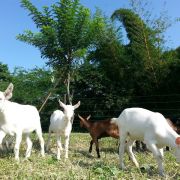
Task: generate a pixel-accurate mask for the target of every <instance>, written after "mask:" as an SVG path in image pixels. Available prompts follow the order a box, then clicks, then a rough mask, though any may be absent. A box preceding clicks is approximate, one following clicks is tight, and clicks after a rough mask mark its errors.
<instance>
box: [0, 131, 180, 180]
mask: <svg viewBox="0 0 180 180" xmlns="http://www.w3.org/2000/svg"><path fill="white" fill-rule="evenodd" d="M44 138H45V141H47V134H45V135H44ZM52 138H53V140H52V142H51V151H50V152H48V153H46V156H45V157H44V158H42V157H41V156H40V150H39V149H40V148H39V142H38V140H37V139H36V137H35V136H34V135H33V143H34V145H33V151H32V155H31V157H30V159H29V160H25V159H24V154H25V148H26V145H25V143H24V141H23V143H22V145H21V150H20V159H21V160H20V162H19V163H17V162H15V160H14V154H13V152H12V151H8V152H7V151H5V152H2V151H1V153H0V179H29V180H30V179H32V180H34V179H63V180H64V179H65V180H66V179H68V180H71V179H79V180H82V179H83V180H88V179H92V180H93V179H94V180H106V179H108V180H109V179H114V180H116V179H127V180H130V179H137V180H143V179H144V180H145V179H153V180H156V179H168V180H169V179H179V180H180V165H179V164H177V163H176V161H175V158H174V157H173V155H172V154H171V153H170V152H165V158H164V159H165V160H164V161H165V163H164V164H165V171H166V177H165V178H161V177H160V176H159V175H158V172H157V164H156V162H155V160H154V158H153V156H152V154H151V153H137V152H135V154H136V157H137V160H138V161H139V164H140V166H142V167H143V168H142V170H139V169H137V168H136V167H135V166H134V165H133V164H132V163H131V162H130V161H129V159H128V157H127V155H126V156H125V164H126V167H127V169H126V170H125V171H122V170H120V169H119V158H118V145H117V144H118V142H117V140H116V139H113V138H104V139H101V140H100V153H101V158H100V159H98V158H97V155H96V152H95V148H94V147H93V148H94V149H93V152H92V154H89V153H88V149H89V141H90V139H91V138H90V135H89V134H87V133H72V134H71V138H70V146H69V159H68V160H66V161H65V159H64V153H62V156H61V160H59V161H57V160H56V142H55V137H52Z"/></svg>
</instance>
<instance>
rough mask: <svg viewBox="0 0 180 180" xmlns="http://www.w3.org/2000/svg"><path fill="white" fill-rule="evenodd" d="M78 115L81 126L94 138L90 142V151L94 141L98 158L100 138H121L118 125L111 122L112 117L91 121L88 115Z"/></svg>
mask: <svg viewBox="0 0 180 180" xmlns="http://www.w3.org/2000/svg"><path fill="white" fill-rule="evenodd" d="M78 116H79V119H80V126H81V127H85V128H86V129H87V130H88V131H89V133H90V135H91V137H92V140H91V142H90V147H89V152H90V153H91V152H92V145H93V143H95V145H96V152H97V156H98V158H100V153H99V143H98V139H100V138H104V137H113V138H116V139H118V138H119V130H118V126H117V125H115V124H113V123H111V119H107V120H103V121H96V122H91V121H89V119H90V116H88V117H87V118H83V117H81V116H80V115H78Z"/></svg>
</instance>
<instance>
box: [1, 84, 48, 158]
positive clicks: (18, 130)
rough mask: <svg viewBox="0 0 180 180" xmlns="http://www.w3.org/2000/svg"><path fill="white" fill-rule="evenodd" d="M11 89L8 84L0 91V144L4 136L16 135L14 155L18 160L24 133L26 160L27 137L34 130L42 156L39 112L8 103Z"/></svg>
mask: <svg viewBox="0 0 180 180" xmlns="http://www.w3.org/2000/svg"><path fill="white" fill-rule="evenodd" d="M13 87H14V86H13V84H12V83H10V84H9V86H8V87H7V89H6V90H5V91H4V92H1V91H0V144H2V140H3V138H4V137H5V135H6V134H9V135H11V136H14V135H16V140H15V147H14V153H15V159H16V160H19V147H20V143H21V140H22V134H23V133H24V134H25V136H26V143H27V150H26V158H28V157H30V155H31V149H32V142H31V139H30V137H29V136H30V133H31V132H32V131H34V130H35V131H36V133H37V135H38V138H39V141H40V145H41V155H42V156H44V140H43V137H42V129H41V123H40V116H39V112H38V110H37V109H36V107H34V106H31V105H22V104H18V103H15V102H11V101H9V99H10V98H11V97H12V91H13Z"/></svg>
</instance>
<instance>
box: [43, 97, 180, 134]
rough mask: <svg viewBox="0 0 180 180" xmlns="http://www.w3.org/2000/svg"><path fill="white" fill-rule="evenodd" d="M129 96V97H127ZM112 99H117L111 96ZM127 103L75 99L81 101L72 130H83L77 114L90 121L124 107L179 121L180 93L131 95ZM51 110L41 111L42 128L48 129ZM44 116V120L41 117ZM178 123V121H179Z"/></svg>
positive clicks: (117, 112) (114, 113)
mask: <svg viewBox="0 0 180 180" xmlns="http://www.w3.org/2000/svg"><path fill="white" fill-rule="evenodd" d="M128 98H129V97H128ZM112 99H114V100H115V99H117V97H113V98H112ZM129 99H131V100H130V101H129V102H128V103H126V104H124V105H119V106H115V107H108V106H105V101H106V99H105V98H103V97H92V98H84V97H81V98H78V99H76V100H75V102H76V101H79V100H80V101H81V105H80V107H79V108H78V109H76V110H75V118H74V122H73V131H76V132H82V131H85V130H83V129H82V128H80V125H79V118H78V116H77V115H78V114H80V115H81V116H82V117H87V116H88V115H91V119H90V120H91V121H97V120H105V119H108V118H112V117H118V116H119V115H120V113H121V112H122V111H123V109H125V108H130V107H141V108H146V109H149V110H151V111H155V112H160V113H162V114H163V115H164V116H165V117H167V118H171V119H172V120H173V121H178V122H179V121H180V94H165V95H148V96H131V97H130V98H129ZM94 102H96V104H94ZM97 102H98V103H97ZM51 113H52V112H43V113H42V118H41V119H42V128H43V130H44V131H47V130H48V126H49V118H50V115H51ZM43 117H46V120H44V119H43ZM179 124H180V122H179Z"/></svg>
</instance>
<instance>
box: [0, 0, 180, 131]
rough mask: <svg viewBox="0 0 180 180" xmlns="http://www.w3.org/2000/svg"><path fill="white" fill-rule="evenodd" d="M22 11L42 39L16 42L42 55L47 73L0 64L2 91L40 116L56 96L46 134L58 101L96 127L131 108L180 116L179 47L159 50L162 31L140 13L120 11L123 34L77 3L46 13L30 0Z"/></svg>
mask: <svg viewBox="0 0 180 180" xmlns="http://www.w3.org/2000/svg"><path fill="white" fill-rule="evenodd" d="M21 4H22V6H23V7H24V8H25V9H27V10H28V11H29V12H30V14H29V15H30V16H31V17H32V19H33V21H34V23H35V24H36V26H37V28H38V29H39V32H38V33H33V32H31V31H30V30H28V31H25V32H24V34H20V35H18V36H17V38H18V40H21V41H23V42H26V43H29V44H31V45H33V46H35V47H37V48H39V50H40V52H41V55H42V57H43V58H46V60H47V65H48V66H50V68H35V69H32V70H29V71H27V70H25V69H23V68H16V69H14V72H13V73H10V72H9V70H8V67H7V65H6V64H2V63H1V64H0V81H1V90H4V89H5V87H6V86H7V84H8V83H9V82H11V81H12V82H13V83H14V85H15V89H14V96H13V100H14V101H17V102H19V103H25V104H27V103H28V104H33V105H36V106H37V107H38V109H39V108H40V107H41V105H42V103H43V102H44V100H45V98H46V97H47V95H48V94H49V93H51V96H50V99H49V100H48V101H47V103H46V105H45V106H44V108H43V109H42V111H41V116H42V125H43V128H44V130H47V127H48V124H49V116H50V114H51V113H52V111H53V110H54V109H55V108H58V103H57V99H58V98H60V99H61V100H62V101H66V99H67V102H72V103H73V104H74V103H76V102H77V101H78V100H81V106H80V108H79V109H78V110H77V113H80V114H81V115H85V116H88V115H89V114H91V115H92V117H93V118H94V119H104V118H106V117H112V116H118V115H119V114H120V112H121V110H122V109H124V108H126V107H132V106H139V107H144V108H148V109H150V110H154V111H159V112H162V113H163V114H164V115H166V116H180V111H179V110H178V109H179V105H180V104H179V102H180V94H179V89H180V79H179V75H180V47H178V48H177V49H173V50H165V48H162V47H164V44H163V43H164V41H160V40H159V39H158V38H157V37H160V35H159V34H158V35H157V33H160V32H163V31H157V28H154V29H153V28H152V27H150V26H149V25H148V24H147V23H146V21H144V19H142V17H141V16H139V15H138V14H137V12H135V11H133V10H132V9H118V10H116V11H115V12H114V13H113V15H112V19H113V20H117V21H118V22H120V23H121V25H122V26H120V27H119V26H118V25H116V26H115V25H114V22H112V21H111V20H112V19H111V18H108V17H105V16H104V15H103V14H102V12H101V11H100V10H98V9H97V11H96V12H95V14H94V15H91V14H90V10H89V9H87V8H85V7H83V6H82V5H81V4H80V3H79V0H75V1H73V0H60V1H59V2H58V3H56V4H54V5H52V6H51V7H44V8H43V11H42V12H40V11H39V10H38V9H37V8H36V7H35V6H34V5H33V4H32V3H31V2H30V1H29V0H22V1H21ZM160 21H161V19H158V22H159V23H160ZM122 27H123V28H124V29H125V30H126V33H127V37H128V40H129V43H128V44H126V45H125V44H123V40H122V39H123V33H122ZM160 47H161V48H160ZM53 79H55V80H54V81H53ZM67 96H68V98H66V97H67ZM75 122H76V121H75Z"/></svg>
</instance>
